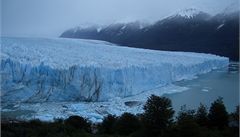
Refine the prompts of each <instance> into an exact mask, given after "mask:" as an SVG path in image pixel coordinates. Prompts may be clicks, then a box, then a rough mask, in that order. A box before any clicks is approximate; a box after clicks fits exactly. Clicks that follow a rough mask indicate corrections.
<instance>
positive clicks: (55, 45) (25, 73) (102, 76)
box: [0, 37, 229, 102]
mask: <svg viewBox="0 0 240 137" xmlns="http://www.w3.org/2000/svg"><path fill="white" fill-rule="evenodd" d="M228 63H229V59H228V58H225V57H220V56H216V55H211V54H203V53H190V52H168V51H155V50H147V49H137V48H129V47H119V46H116V45H114V44H111V43H108V42H104V41H97V40H83V39H65V38H13V37H2V38H1V69H0V74H1V101H2V102H66V101H107V100H111V99H113V98H116V97H120V98H124V97H129V96H133V95H137V94H140V93H144V92H145V91H149V90H153V89H157V88H159V87H163V86H166V85H169V84H171V83H172V82H174V81H179V80H183V79H191V78H194V77H195V76H197V75H198V74H203V73H206V72H209V71H211V70H213V69H218V68H221V67H225V66H227V65H228Z"/></svg>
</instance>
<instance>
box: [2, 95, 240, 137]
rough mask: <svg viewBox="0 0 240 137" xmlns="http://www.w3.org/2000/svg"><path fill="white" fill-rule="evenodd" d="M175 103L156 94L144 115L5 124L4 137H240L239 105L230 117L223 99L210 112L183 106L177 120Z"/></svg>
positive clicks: (125, 114)
mask: <svg viewBox="0 0 240 137" xmlns="http://www.w3.org/2000/svg"><path fill="white" fill-rule="evenodd" d="M174 113H175V112H174V110H173V108H172V104H171V100H170V99H168V98H166V97H159V96H155V95H152V96H151V97H149V99H148V100H147V102H146V104H145V105H144V113H143V114H139V115H133V114H130V113H124V114H122V115H121V116H119V117H116V116H113V115H108V116H107V117H105V118H104V120H103V122H102V123H99V124H94V123H91V122H89V121H88V120H86V119H84V118H82V117H79V116H71V117H69V118H68V119H66V120H62V119H56V120H55V121H54V122H42V121H40V120H31V121H2V123H1V136H2V137H238V135H239V134H238V133H239V131H238V128H239V106H238V107H237V109H236V111H235V112H234V113H231V114H228V112H227V111H226V108H225V106H224V103H223V101H222V98H218V99H217V100H215V101H214V102H213V103H212V104H211V107H210V109H209V110H208V109H207V108H206V106H204V105H203V104H200V106H199V108H198V109H197V110H196V111H195V110H189V109H187V108H186V106H183V107H182V109H181V111H180V112H179V113H178V114H177V115H176V117H174Z"/></svg>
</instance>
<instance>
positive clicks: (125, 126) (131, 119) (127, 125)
mask: <svg viewBox="0 0 240 137" xmlns="http://www.w3.org/2000/svg"><path fill="white" fill-rule="evenodd" d="M140 127H141V124H140V121H139V119H138V118H137V117H136V116H135V115H133V114H130V113H124V114H122V115H121V116H120V117H119V119H118V120H117V122H116V131H117V133H118V134H119V135H129V134H131V133H133V132H134V131H136V130H138V129H139V128H140Z"/></svg>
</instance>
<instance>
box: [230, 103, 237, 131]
mask: <svg viewBox="0 0 240 137" xmlns="http://www.w3.org/2000/svg"><path fill="white" fill-rule="evenodd" d="M229 124H230V126H231V127H239V106H237V107H236V110H235V112H233V113H231V114H230V122H229Z"/></svg>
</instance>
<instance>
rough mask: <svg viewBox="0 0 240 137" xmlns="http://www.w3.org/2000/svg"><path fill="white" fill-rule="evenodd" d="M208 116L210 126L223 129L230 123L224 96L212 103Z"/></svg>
mask: <svg viewBox="0 0 240 137" xmlns="http://www.w3.org/2000/svg"><path fill="white" fill-rule="evenodd" d="M208 118H209V123H210V126H212V127H218V128H220V129H222V128H224V127H226V126H227V125H228V113H227V111H226V107H225V105H224V103H223V98H222V97H219V98H218V99H217V100H215V101H214V102H213V103H212V104H211V107H210V110H209V114H208Z"/></svg>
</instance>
